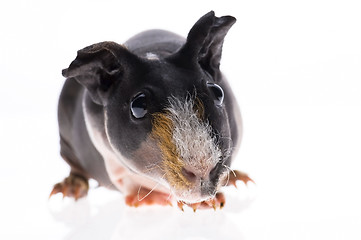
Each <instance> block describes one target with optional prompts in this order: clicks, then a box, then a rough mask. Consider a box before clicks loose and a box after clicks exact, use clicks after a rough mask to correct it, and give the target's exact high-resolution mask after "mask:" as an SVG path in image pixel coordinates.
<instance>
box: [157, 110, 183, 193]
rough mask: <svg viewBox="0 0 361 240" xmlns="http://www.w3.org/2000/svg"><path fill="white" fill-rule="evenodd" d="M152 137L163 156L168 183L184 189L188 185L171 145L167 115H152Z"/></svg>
mask: <svg viewBox="0 0 361 240" xmlns="http://www.w3.org/2000/svg"><path fill="white" fill-rule="evenodd" d="M151 134H152V137H153V138H155V139H156V140H157V141H158V146H159V148H160V150H161V151H162V155H163V162H162V163H163V164H162V165H163V166H162V168H163V170H164V172H165V177H166V179H167V180H168V182H169V183H170V184H171V185H172V187H175V188H178V189H179V188H184V187H186V186H188V185H189V182H188V180H187V179H186V178H185V177H184V176H183V174H182V169H183V166H184V163H183V162H182V160H181V159H180V157H179V154H178V152H177V148H176V146H175V144H174V143H173V139H172V135H173V123H172V121H171V119H170V118H169V117H168V116H167V113H155V114H153V129H152V133H151Z"/></svg>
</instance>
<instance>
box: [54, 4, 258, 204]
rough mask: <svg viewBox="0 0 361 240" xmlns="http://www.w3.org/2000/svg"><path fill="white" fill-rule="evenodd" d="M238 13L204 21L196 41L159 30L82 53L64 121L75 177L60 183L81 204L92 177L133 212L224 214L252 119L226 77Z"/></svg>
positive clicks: (61, 115) (72, 74)
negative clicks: (244, 115)
mask: <svg viewBox="0 0 361 240" xmlns="http://www.w3.org/2000/svg"><path fill="white" fill-rule="evenodd" d="M235 21H236V19H235V18H234V17H232V16H223V17H220V18H218V17H215V15H214V12H213V11H212V12H209V13H208V14H206V15H204V16H203V17H201V18H200V19H199V20H198V21H197V22H196V23H195V25H194V26H193V27H192V28H191V30H190V32H189V34H188V37H187V39H184V38H183V37H181V36H179V35H176V34H174V33H172V32H168V31H163V30H149V31H145V32H142V33H140V34H138V35H136V36H134V37H132V38H131V39H129V40H128V41H127V42H125V43H124V44H123V45H119V44H117V43H114V42H101V43H97V44H94V45H91V46H88V47H86V48H84V49H82V50H79V51H78V54H77V57H76V59H75V60H74V61H73V62H72V63H71V64H70V66H69V67H68V68H67V69H64V70H63V76H64V77H66V78H67V79H66V82H65V84H64V87H63V89H62V92H61V95H60V100H59V107H58V122H59V131H60V145H61V150H60V153H61V156H62V158H63V159H64V160H65V161H66V162H67V163H68V164H69V165H70V167H71V171H70V175H69V176H68V177H67V178H65V179H64V181H62V182H60V183H58V184H56V185H55V186H54V188H53V191H52V192H51V195H53V194H56V193H59V192H61V193H62V194H63V195H64V196H69V197H74V198H75V199H78V198H80V197H83V196H86V194H87V192H88V188H89V187H88V179H89V178H92V179H95V180H96V181H97V182H98V183H99V184H100V185H102V186H105V187H108V188H113V189H116V190H119V191H121V192H122V193H123V194H124V196H125V201H126V203H127V204H128V205H130V206H139V205H150V204H161V205H167V204H171V203H172V202H173V201H177V203H178V206H179V207H180V208H181V209H183V205H188V206H190V207H192V208H193V209H194V210H196V209H199V208H215V209H216V208H222V207H223V206H224V204H225V196H224V195H223V194H222V193H221V192H220V189H221V188H222V187H224V186H226V185H230V184H233V185H235V183H236V181H237V180H241V181H243V182H245V183H247V182H248V181H252V180H251V179H250V178H249V177H248V176H247V175H246V174H245V173H242V172H240V171H233V170H231V168H230V165H231V162H232V160H233V159H234V156H235V154H236V152H237V150H238V148H239V145H240V140H241V133H242V122H241V115H240V111H239V108H238V105H237V103H236V100H235V97H234V95H233V93H232V90H231V88H230V86H229V84H228V83H227V81H226V79H225V78H224V76H223V75H222V73H221V72H220V69H219V66H220V60H221V54H222V46H223V41H224V38H225V36H226V34H227V32H228V30H229V29H230V28H231V26H232V25H233V24H234V23H235Z"/></svg>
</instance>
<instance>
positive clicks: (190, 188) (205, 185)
mask: <svg viewBox="0 0 361 240" xmlns="http://www.w3.org/2000/svg"><path fill="white" fill-rule="evenodd" d="M228 174H229V173H228V171H220V172H219V175H218V176H217V177H216V178H208V179H202V178H197V177H195V178H196V179H194V180H193V181H192V183H188V184H184V185H183V186H179V185H177V186H172V187H170V189H171V192H172V193H173V195H174V197H175V199H176V200H177V201H179V202H183V203H187V204H193V203H200V202H203V201H208V200H211V199H213V198H214V197H215V196H216V194H217V192H218V191H219V190H220V188H221V187H223V186H224V185H225V184H227V179H228V176H229V175H228Z"/></svg>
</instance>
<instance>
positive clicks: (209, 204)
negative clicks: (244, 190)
mask: <svg viewBox="0 0 361 240" xmlns="http://www.w3.org/2000/svg"><path fill="white" fill-rule="evenodd" d="M225 203H226V198H225V196H224V194H223V193H221V192H218V193H217V194H216V196H215V197H214V198H212V199H210V200H207V201H203V202H199V203H191V204H189V203H184V202H182V201H179V202H178V207H179V208H180V209H181V210H182V211H184V209H183V206H184V205H187V206H189V207H190V208H192V209H193V211H194V212H196V211H197V210H198V209H210V208H213V209H214V210H217V209H218V208H219V209H222V208H223V207H224V205H225Z"/></svg>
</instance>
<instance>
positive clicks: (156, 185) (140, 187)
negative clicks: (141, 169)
mask: <svg viewBox="0 0 361 240" xmlns="http://www.w3.org/2000/svg"><path fill="white" fill-rule="evenodd" d="M158 185H159V182H157V184H155V186H154V187H153V188H152V189H151V190H150V191H149V192H148V193H147V194H146V195H145V196H144V197H142V198H141V199H139V194H140V190H141V189H142V186H141V185H140V186H139V189H138V201H139V202H141V201H143V200H144V199H145V198H146V197H148V196H149V195H150V194H151V193H152V192H153V191H154V190H155V189H156V188H157V187H158Z"/></svg>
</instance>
